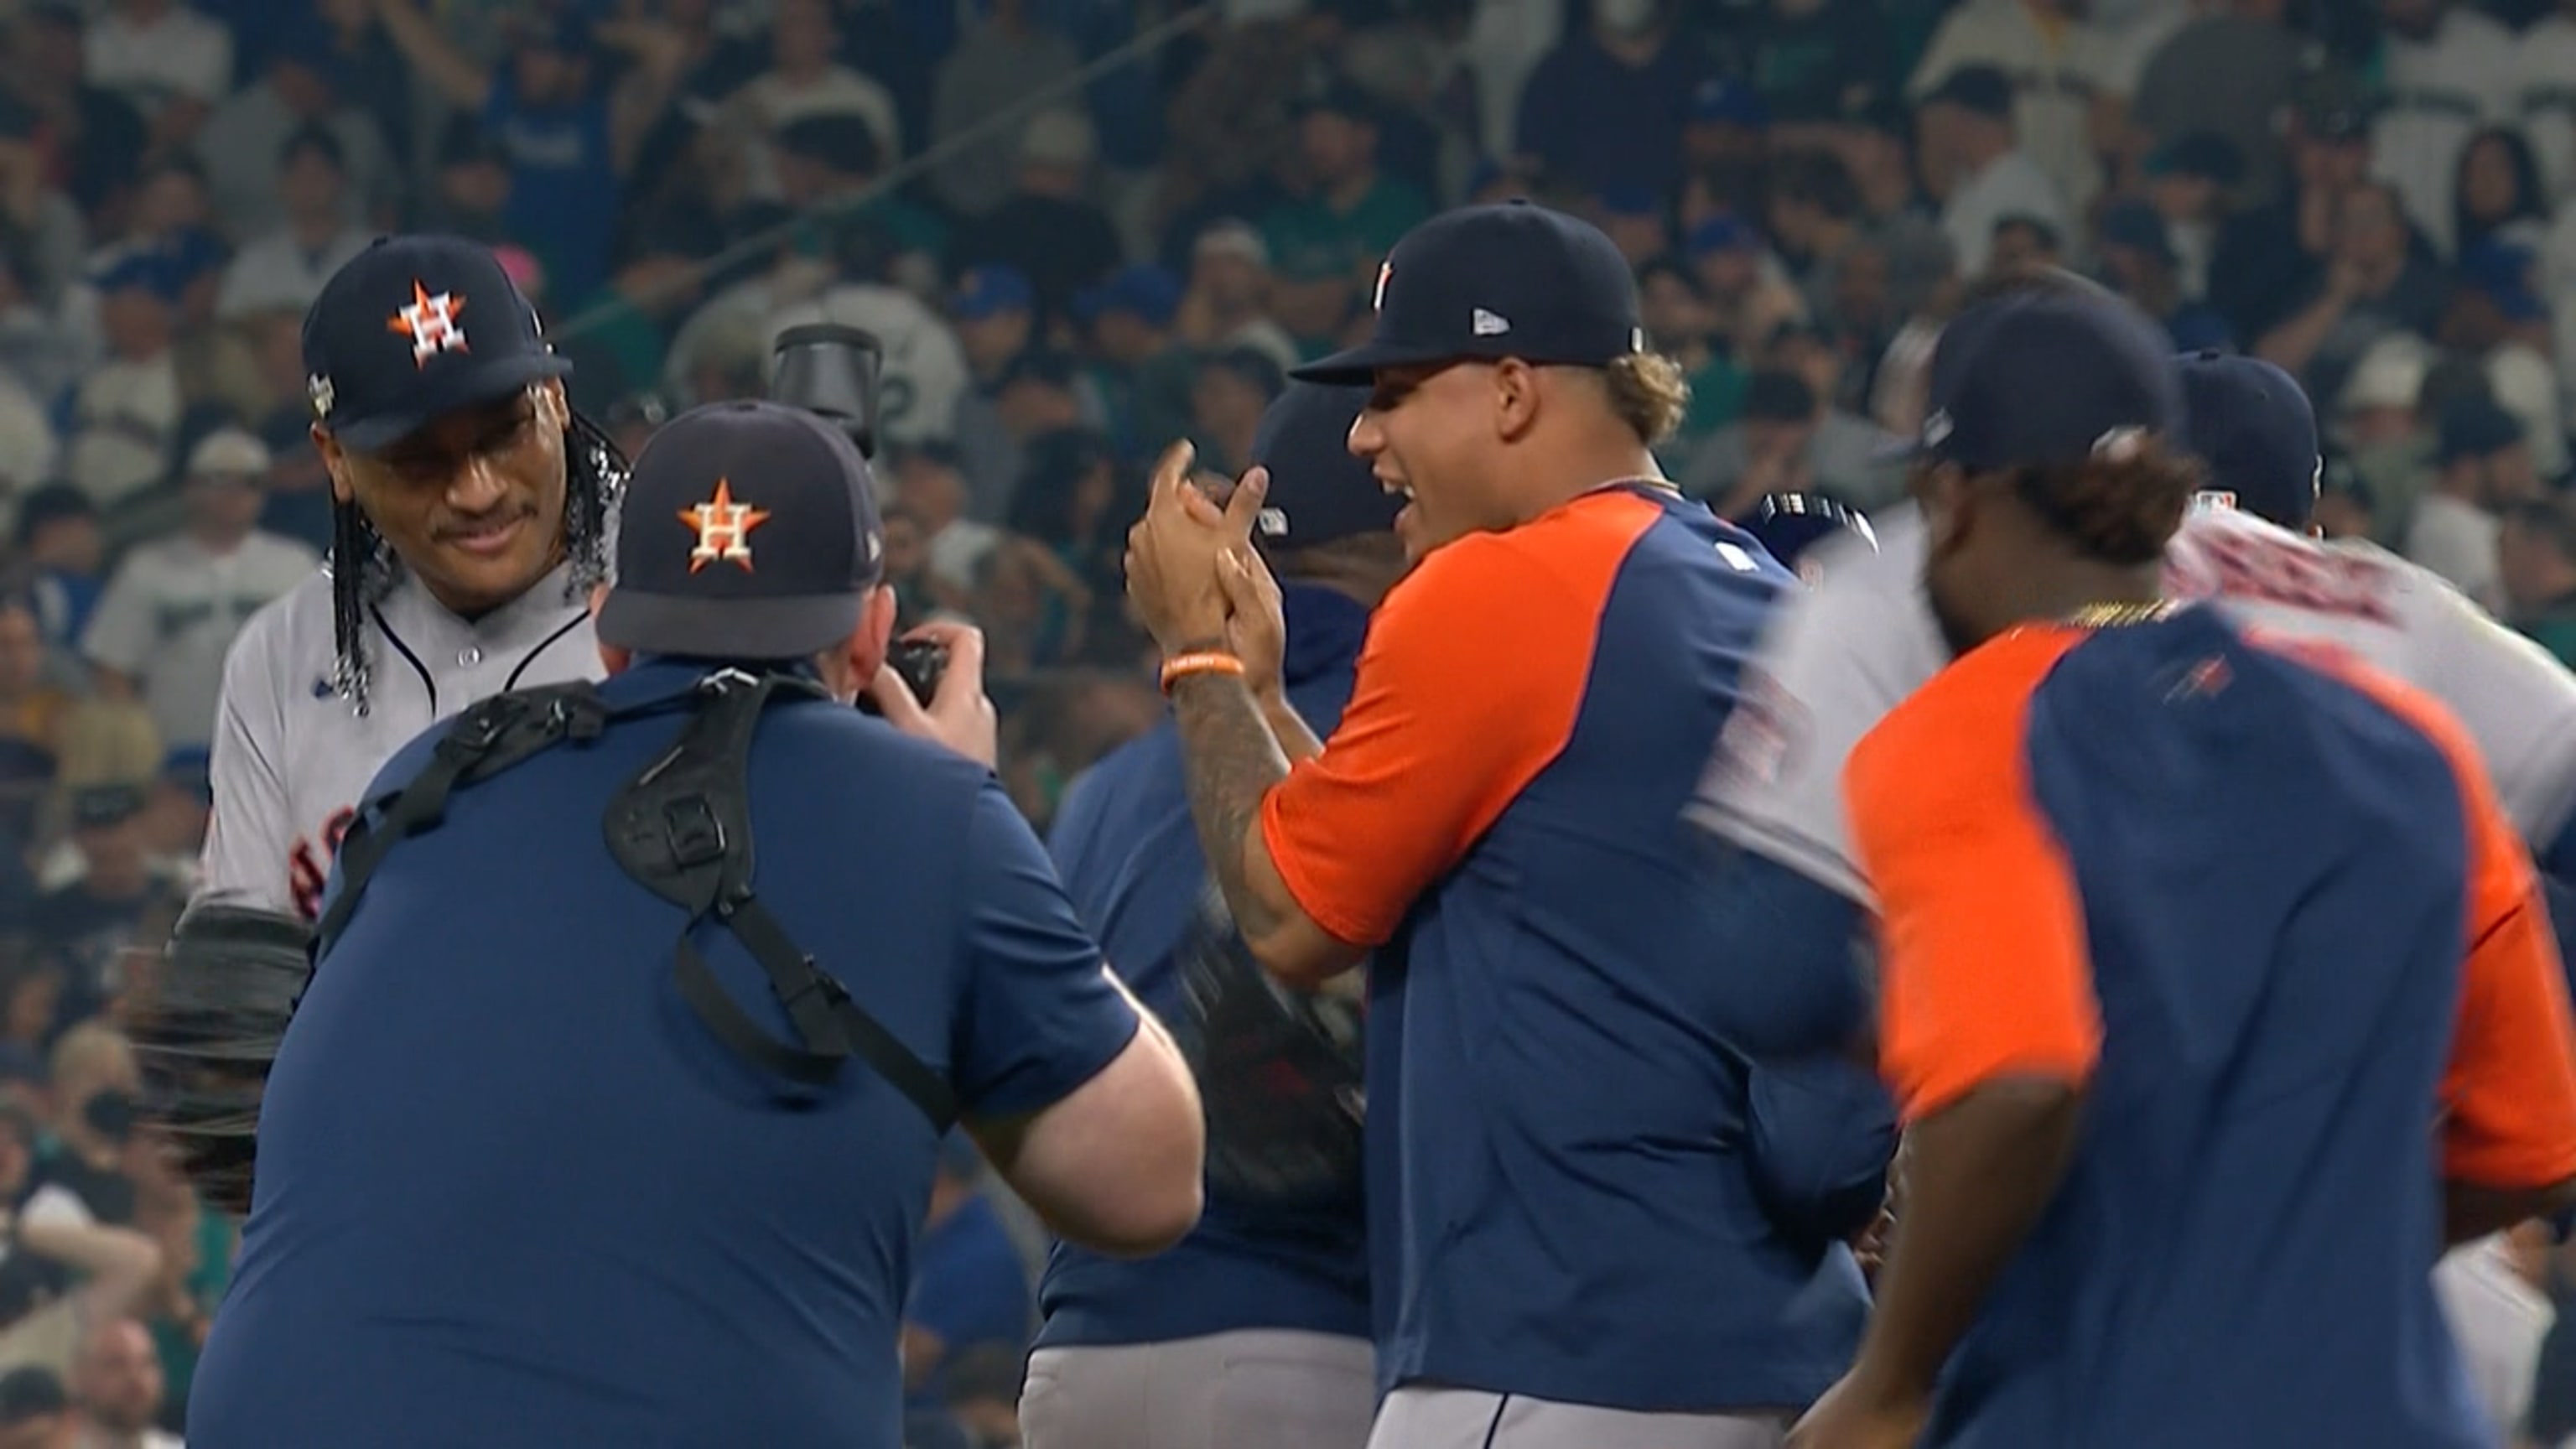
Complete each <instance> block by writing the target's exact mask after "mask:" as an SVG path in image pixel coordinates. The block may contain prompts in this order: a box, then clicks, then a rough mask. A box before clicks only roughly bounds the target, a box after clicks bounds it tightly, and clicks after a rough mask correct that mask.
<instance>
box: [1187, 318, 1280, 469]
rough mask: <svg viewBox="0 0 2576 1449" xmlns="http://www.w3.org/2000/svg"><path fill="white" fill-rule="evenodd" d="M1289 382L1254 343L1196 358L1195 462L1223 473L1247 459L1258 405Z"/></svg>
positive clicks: (1192, 415) (1192, 417) (1192, 423)
mask: <svg viewBox="0 0 2576 1449" xmlns="http://www.w3.org/2000/svg"><path fill="white" fill-rule="evenodd" d="M1287 386H1288V378H1287V375H1286V374H1285V373H1283V372H1281V371H1280V370H1279V365H1278V364H1277V363H1275V362H1272V361H1271V360H1270V359H1269V358H1268V357H1266V356H1264V355H1262V353H1261V352H1260V351H1259V350H1258V349H1255V348H1250V347H1231V348H1228V349H1226V350H1225V351H1223V352H1218V353H1214V354H1212V355H1210V356H1208V357H1205V358H1202V359H1201V360H1200V366H1199V372H1198V379H1197V381H1196V383H1195V384H1193V386H1192V387H1191V389H1190V432H1189V437H1190V441H1191V442H1192V443H1195V444H1196V445H1197V446H1198V466H1199V467H1201V468H1205V469H1209V470H1211V471H1213V472H1216V473H1220V474H1222V475H1224V476H1225V477H1228V478H1233V477H1236V476H1239V475H1240V474H1241V473H1242V472H1243V470H1244V468H1245V467H1246V466H1247V465H1248V464H1249V463H1250V462H1251V458H1252V435H1253V434H1254V433H1255V432H1258V431H1259V430H1260V427H1261V413H1262V410H1263V409H1265V408H1267V407H1269V406H1270V403H1271V400H1272V399H1274V398H1276V397H1278V396H1279V394H1280V392H1281V391H1282V390H1283V389H1285V388H1286V387H1287Z"/></svg>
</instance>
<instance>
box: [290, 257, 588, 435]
mask: <svg viewBox="0 0 2576 1449" xmlns="http://www.w3.org/2000/svg"><path fill="white" fill-rule="evenodd" d="M571 371H572V364H571V363H570V362H568V361H566V360H565V359H564V358H562V357H559V356H557V355H556V353H555V350H554V348H553V347H551V346H549V345H548V344H547V342H546V338H545V329H544V328H543V326H542V325H540V324H539V323H538V321H537V309H536V308H535V307H534V306H533V305H531V304H530V303H529V301H528V299H527V297H526V295H525V294H523V293H522V292H520V290H519V287H518V284H517V283H515V282H513V281H511V280H510V276H509V273H507V272H505V271H503V270H502V269H501V263H500V260H499V258H497V257H495V256H494V255H493V254H492V252H491V250H490V249H489V248H486V247H484V246H482V245H481V244H479V243H476V242H470V241H467V240H465V239H464V238H463V237H453V236H395V237H385V238H381V239H379V240H378V241H377V242H376V243H375V245H373V246H370V247H368V248H367V249H366V250H365V251H362V252H360V253H358V254H357V255H356V256H354V257H351V258H350V259H349V260H348V262H347V263H346V264H345V265H343V266H342V267H341V268H340V270H338V271H336V272H333V273H332V274H331V280H329V281H327V282H325V283H323V284H322V295H321V296H319V297H316V298H314V299H313V305H312V306H311V307H310V308H308V309H306V311H305V313H304V384H305V389H306V392H307V393H308V394H309V396H310V398H311V401H312V404H313V417H314V420H315V421H317V422H319V423H320V424H321V425H322V427H323V428H324V429H326V430H328V431H329V432H330V433H331V435H332V436H334V437H336V438H338V439H339V440H340V445H341V446H342V447H345V448H353V449H356V450H357V451H359V452H361V453H372V452H374V451H376V450H377V449H379V448H382V447H384V446H385V445H386V444H388V443H392V442H396V441H398V440H400V439H401V438H403V437H406V436H408V435H409V434H411V433H413V432H416V431H418V430H419V429H420V428H421V427H422V426H423V425H425V424H427V423H429V422H430V421H431V420H432V419H435V418H438V417H440V416H443V415H445V414H447V413H452V412H454V411H456V410H457V409H459V408H465V407H473V406H475V405H476V404H479V403H488V402H493V401H496V400H498V399H501V398H505V397H508V396H510V395H511V394H513V393H516V392H518V391H519V390H520V389H522V388H524V387H526V386H527V385H528V384H530V383H532V382H536V381H539V380H541V379H544V378H549V377H562V376H564V375H565V374H567V373H569V372H571Z"/></svg>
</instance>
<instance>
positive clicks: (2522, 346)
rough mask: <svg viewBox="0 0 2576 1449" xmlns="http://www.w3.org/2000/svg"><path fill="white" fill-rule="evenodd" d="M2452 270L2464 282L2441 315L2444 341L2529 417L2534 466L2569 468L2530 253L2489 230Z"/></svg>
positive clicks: (2544, 312)
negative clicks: (2490, 234) (2489, 234)
mask: <svg viewBox="0 0 2576 1449" xmlns="http://www.w3.org/2000/svg"><path fill="white" fill-rule="evenodd" d="M2453 271H2454V273H2455V275H2456V277H2457V280H2458V282H2459V285H2458V286H2457V287H2456V288H2454V289H2453V291H2452V293H2451V302H2450V306H2449V307H2448V308H2446V309H2445V310H2444V312H2443V315H2442V331H2441V338H2440V340H2441V343H2442V345H2443V346H2444V347H2445V348H2447V349H2448V350H2449V351H2450V352H2451V353H2452V355H2453V356H2455V357H2458V358H2461V359H2464V360H2466V361H2468V362H2471V363H2473V364H2475V366H2476V367H2477V368H2478V369H2479V370H2480V371H2481V372H2482V373H2483V374H2484V377H2485V380H2486V385H2487V389H2488V391H2490V392H2492V393H2493V394H2494V395H2495V399H2496V401H2497V402H2499V403H2501V404H2503V405H2504V409H2505V411H2507V412H2510V413H2512V414H2513V415H2514V416H2515V417H2516V418H2519V419H2520V420H2521V421H2522V426H2523V433H2524V436H2525V437H2526V438H2528V439H2529V440H2530V443H2531V457H2532V464H2533V466H2534V467H2536V468H2538V469H2539V470H2540V473H2541V476H2543V477H2554V476H2556V475H2557V474H2559V473H2560V472H2562V471H2564V470H2565V469H2566V467H2567V429H2566V426H2565V424H2564V422H2563V420H2562V414H2561V413H2560V411H2559V387H2558V381H2559V380H2558V375H2557V373H2556V371H2555V370H2554V369H2553V368H2552V367H2551V366H2550V361H2549V347H2550V335H2549V306H2548V304H2547V303H2546V302H2544V301H2543V300H2542V299H2541V297H2540V295H2539V293H2538V291H2537V289H2536V288H2535V286H2534V277H2535V275H2536V272H2537V268H2536V266H2535V264H2534V263H2533V261H2532V258H2531V253H2530V252H2528V251H2525V250H2524V249H2522V248H2521V247H2517V246H2511V245H2508V244H2506V243H2505V242H2504V241H2503V240H2502V239H2500V238H2498V237H2489V238H2487V239H2485V240H2483V241H2480V242H2476V243H2474V244H2472V245H2471V246H2470V247H2469V248H2467V249H2466V250H2465V251H2463V252H2462V253H2461V256H2460V260H2459V263H2458V265H2457V266H2456V267H2455V268H2454V269H2453Z"/></svg>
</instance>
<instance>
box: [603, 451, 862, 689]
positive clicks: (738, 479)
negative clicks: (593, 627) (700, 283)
mask: <svg viewBox="0 0 2576 1449" xmlns="http://www.w3.org/2000/svg"><path fill="white" fill-rule="evenodd" d="M617 517H618V525H617V574H616V581H615V582H614V583H612V584H611V585H610V586H609V590H608V597H607V599H606V600H605V601H604V602H603V603H602V604H601V605H600V609H599V624H598V632H599V637H600V638H602V639H604V640H606V641H607V642H609V643H611V644H614V645H616V646H618V647H620V648H623V649H632V650H635V651H636V652H637V653H641V654H671V655H681V656H685V657H688V658H692V659H758V660H788V659H803V658H805V657H807V656H808V655H811V654H814V653H816V652H818V651H820V650H823V649H827V648H829V647H831V646H832V645H834V644H837V643H839V642H840V641H842V640H843V639H846V638H848V637H849V636H850V634H851V632H852V631H853V630H855V629H856V628H858V624H859V615H860V612H861V609H862V607H863V606H864V605H865V603H866V602H867V596H868V591H869V590H871V589H873V588H875V587H876V585H877V583H878V581H879V580H880V579H881V578H883V577H884V574H885V533H884V527H883V525H882V524H880V523H879V522H878V519H877V502H876V483H875V480H874V479H873V478H871V477H870V476H869V474H868V465H867V460H866V459H864V458H862V457H860V456H859V450H858V447H857V445H855V444H853V443H852V442H851V441H850V439H849V436H848V435H847V434H845V433H843V432H842V431H841V430H840V429H839V428H836V427H834V426H832V425H831V424H830V423H828V422H825V421H824V420H823V419H821V418H818V417H816V416H814V415H813V414H812V413H808V412H806V411H804V410H802V409H800V408H792V407H787V406H785V405H783V404H780V403H773V402H721V403H710V404H708V405H706V406H704V407H699V408H692V409H690V410H689V411H688V412H685V413H682V414H680V415H679V416H678V417H676V418H673V419H672V420H671V421H669V422H668V423H665V424H663V425H662V428H661V430H660V431H659V432H656V433H655V434H654V435H653V440H652V441H651V442H650V443H647V444H645V446H644V451H643V453H642V454H641V455H640V456H638V457H637V458H636V460H635V469H634V472H633V473H631V474H630V475H628V477H627V480H626V492H625V496H624V497H623V498H622V499H621V500H620V501H619V503H618V516H617Z"/></svg>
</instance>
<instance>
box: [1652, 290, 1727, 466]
mask: <svg viewBox="0 0 2576 1449" xmlns="http://www.w3.org/2000/svg"><path fill="white" fill-rule="evenodd" d="M1637 289H1638V297H1637V300H1638V308H1639V316H1640V318H1641V319H1642V320H1643V321H1644V322H1645V324H1646V341H1647V344H1648V345H1649V346H1651V347H1653V348H1654V349H1655V350H1656V351H1657V352H1660V353H1662V354H1664V355H1665V356H1667V357H1669V358H1671V359H1673V361H1674V362H1676V363H1678V364H1679V365H1680V366H1681V369H1682V377H1683V380H1684V381H1686V382H1687V383H1689V385H1690V406H1689V408H1688V410H1687V411H1685V412H1684V413H1683V415H1682V422H1681V426H1680V427H1679V428H1677V429H1676V430H1675V431H1674V433H1673V436H1672V437H1671V438H1670V439H1669V440H1667V441H1666V442H1665V444H1664V445H1663V447H1661V448H1659V449H1658V450H1657V452H1656V456H1657V457H1659V458H1660V459H1662V460H1663V463H1664V467H1665V470H1666V471H1667V472H1669V473H1672V474H1674V475H1675V476H1680V474H1681V473H1682V472H1683V471H1684V470H1686V469H1687V468H1689V466H1690V465H1691V460H1692V459H1694V458H1696V457H1697V456H1699V452H1700V450H1701V449H1702V448H1703V447H1704V446H1705V445H1706V443H1707V442H1708V439H1709V437H1710V436H1711V435H1712V434H1714V433H1715V432H1716V431H1717V430H1718V429H1720V428H1722V427H1725V426H1726V425H1727V424H1728V423H1731V422H1733V421H1734V420H1735V419H1736V417H1737V416H1738V415H1740V414H1741V412H1742V411H1743V407H1744V388H1745V383H1746V379H1747V378H1748V377H1749V376H1750V373H1749V372H1748V371H1747V370H1746V369H1745V368H1744V367H1743V366H1742V365H1740V364H1739V363H1737V361H1736V360H1735V354H1734V352H1733V350H1732V349H1731V347H1730V346H1729V345H1727V343H1726V342H1725V341H1724V340H1723V339H1721V338H1720V337H1719V335H1718V320H1717V312H1716V310H1715V309H1714V308H1712V307H1710V306H1709V302H1708V296H1707V294H1706V292H1705V291H1703V290H1702V289H1701V287H1700V282H1699V274H1698V273H1697V272H1695V271H1693V270H1692V269H1691V268H1690V267H1688V266H1686V265H1684V264H1683V263H1682V262H1681V261H1680V260H1679V259H1677V258H1674V257H1658V258H1656V259H1655V260H1653V261H1650V262H1648V263H1646V264H1645V265H1644V266H1643V267H1640V268H1638V270H1637Z"/></svg>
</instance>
